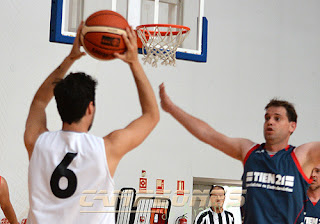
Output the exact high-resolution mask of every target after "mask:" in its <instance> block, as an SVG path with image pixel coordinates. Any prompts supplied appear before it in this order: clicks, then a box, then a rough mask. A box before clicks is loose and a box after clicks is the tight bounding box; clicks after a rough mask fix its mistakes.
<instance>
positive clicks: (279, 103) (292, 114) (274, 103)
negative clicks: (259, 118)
mask: <svg viewBox="0 0 320 224" xmlns="http://www.w3.org/2000/svg"><path fill="white" fill-rule="evenodd" d="M269 107H284V108H285V109H286V111H287V117H288V120H289V121H290V122H291V121H293V122H297V118H298V115H297V113H296V110H295V109H294V106H293V104H292V103H289V102H288V101H285V100H279V99H277V98H273V99H272V100H270V102H269V103H268V104H267V106H266V107H265V108H264V109H265V110H267V109H268V108H269Z"/></svg>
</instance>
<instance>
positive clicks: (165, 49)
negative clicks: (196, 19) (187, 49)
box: [137, 24, 190, 67]
mask: <svg viewBox="0 0 320 224" xmlns="http://www.w3.org/2000/svg"><path fill="white" fill-rule="evenodd" d="M189 32H190V29H189V28H188V27H183V26H175V25H169V26H168V25H164V26H163V25H162V26H161V25H159V24H155V25H152V26H147V25H141V26H139V27H137V33H138V36H139V38H140V40H141V42H142V54H143V56H144V58H143V60H144V63H149V64H151V65H152V66H153V67H157V64H158V61H159V60H160V61H161V64H162V65H172V66H175V64H176V51H177V49H178V47H179V46H180V45H181V43H182V42H183V41H184V40H185V38H186V37H187V36H188V34H189Z"/></svg>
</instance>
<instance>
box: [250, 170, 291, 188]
mask: <svg viewBox="0 0 320 224" xmlns="http://www.w3.org/2000/svg"><path fill="white" fill-rule="evenodd" d="M246 186H247V187H258V188H266V189H270V190H278V191H286V192H293V186H294V176H282V175H281V174H274V173H265V172H254V171H251V172H247V175H246Z"/></svg>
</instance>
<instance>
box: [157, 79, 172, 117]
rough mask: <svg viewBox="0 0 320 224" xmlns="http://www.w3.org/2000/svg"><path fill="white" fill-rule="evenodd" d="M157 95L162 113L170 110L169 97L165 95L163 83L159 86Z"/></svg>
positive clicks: (170, 102)
mask: <svg viewBox="0 0 320 224" xmlns="http://www.w3.org/2000/svg"><path fill="white" fill-rule="evenodd" d="M159 95H160V99H161V107H162V109H163V110H164V111H166V112H169V113H170V111H171V109H172V106H173V103H172V101H171V100H170V97H169V96H168V95H167V93H166V90H165V86H164V83H161V85H160V86H159Z"/></svg>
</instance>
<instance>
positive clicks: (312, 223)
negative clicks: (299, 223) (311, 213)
mask: <svg viewBox="0 0 320 224" xmlns="http://www.w3.org/2000/svg"><path fill="white" fill-rule="evenodd" d="M304 224H320V219H319V218H313V217H304Z"/></svg>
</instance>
